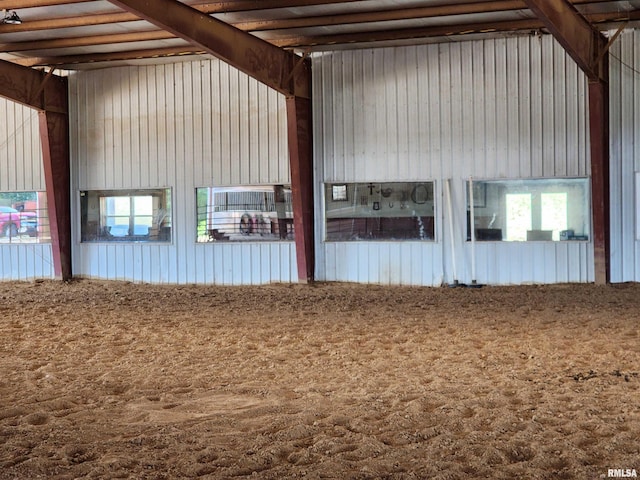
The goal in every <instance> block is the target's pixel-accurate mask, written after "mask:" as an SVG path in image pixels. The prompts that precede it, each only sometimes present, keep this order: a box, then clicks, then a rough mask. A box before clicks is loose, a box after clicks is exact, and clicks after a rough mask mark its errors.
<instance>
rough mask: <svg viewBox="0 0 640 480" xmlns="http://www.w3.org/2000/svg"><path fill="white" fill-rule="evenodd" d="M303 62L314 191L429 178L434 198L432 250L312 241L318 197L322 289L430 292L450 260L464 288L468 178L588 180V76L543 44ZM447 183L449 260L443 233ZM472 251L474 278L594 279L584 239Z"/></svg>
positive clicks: (524, 41)
mask: <svg viewBox="0 0 640 480" xmlns="http://www.w3.org/2000/svg"><path fill="white" fill-rule="evenodd" d="M313 62H314V68H313V81H314V129H315V130H314V135H315V137H314V138H315V142H316V146H315V150H314V151H315V158H316V168H317V175H316V178H317V184H316V188H317V191H322V184H323V183H325V182H334V181H335V182H366V181H412V180H435V181H436V198H438V199H439V200H440V201H439V202H438V204H437V206H436V209H437V213H436V219H437V228H436V237H437V241H436V242H433V243H423V242H398V243H394V242H357V243H356V242H354V243H346V242H345V243H340V242H324V241H323V235H324V229H323V227H322V224H323V222H324V207H323V204H322V201H321V199H320V200H319V201H317V202H316V206H317V211H318V213H319V215H318V224H319V225H318V226H317V228H316V233H317V244H316V247H317V251H318V252H319V253H318V259H317V268H316V274H317V277H318V278H319V279H321V280H341V281H359V282H370V283H383V284H418V285H439V284H441V283H442V282H443V281H451V280H453V278H452V272H451V260H452V255H455V256H456V259H457V270H458V279H459V280H462V281H470V280H471V278H470V277H471V252H470V245H468V243H467V242H465V241H464V238H465V229H466V226H465V222H466V219H465V218H464V212H465V211H466V192H465V182H466V180H467V179H468V178H469V177H470V176H472V177H474V178H479V179H483V178H486V179H492V178H535V177H542V176H545V177H552V176H584V175H588V173H589V159H588V137H587V131H586V128H587V127H586V125H587V123H586V120H585V117H586V102H587V98H586V79H585V77H584V75H583V74H582V73H581V72H580V71H579V69H578V68H577V66H576V65H575V63H574V62H573V61H572V60H571V59H570V58H569V57H568V56H567V55H566V54H565V52H564V51H563V49H562V48H561V47H560V46H559V45H558V44H557V43H556V42H555V41H554V40H553V38H552V37H551V36H542V37H518V38H508V39H493V40H484V41H474V42H459V43H450V44H440V45H425V46H411V47H398V48H386V49H371V50H354V51H349V52H344V51H338V52H328V53H319V54H316V55H314V56H313ZM318 144H320V145H318ZM446 179H452V183H451V185H452V203H453V210H454V212H456V216H455V222H456V223H455V226H454V231H455V243H456V247H455V251H454V252H452V251H451V248H450V239H449V238H448V231H447V228H444V227H445V226H446V223H445V221H446V217H445V214H446V212H445V210H444V208H443V206H444V199H443V197H442V192H443V188H442V184H443V182H444V181H445V180H446ZM476 254H477V265H476V266H477V269H476V271H477V275H476V276H477V280H478V281H480V282H482V283H490V284H520V283H530V282H535V283H553V282H563V281H580V282H585V281H590V280H592V279H593V272H592V270H593V269H592V264H593V250H592V246H591V244H590V243H587V244H585V243H578V242H576V243H574V242H566V243H560V242H554V243H544V244H533V243H507V242H504V243H479V244H477V245H476ZM510 258H511V259H512V258H527V259H532V260H531V261H530V262H525V263H524V264H521V263H518V264H517V265H515V264H512V263H513V262H509V261H508V259H510ZM533 259H535V260H533Z"/></svg>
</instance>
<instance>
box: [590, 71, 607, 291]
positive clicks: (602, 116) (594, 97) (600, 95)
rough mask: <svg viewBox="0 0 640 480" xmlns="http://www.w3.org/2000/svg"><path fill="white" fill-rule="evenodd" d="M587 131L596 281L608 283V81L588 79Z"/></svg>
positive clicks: (597, 282)
mask: <svg viewBox="0 0 640 480" xmlns="http://www.w3.org/2000/svg"><path fill="white" fill-rule="evenodd" d="M589 132H590V139H591V208H592V219H593V256H594V273H595V282H596V284H599V285H602V284H606V283H609V281H610V279H611V267H610V256H611V255H610V252H611V248H610V241H611V240H610V199H609V84H608V83H606V82H603V81H597V82H589Z"/></svg>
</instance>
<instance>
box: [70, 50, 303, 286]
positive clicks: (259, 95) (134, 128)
mask: <svg viewBox="0 0 640 480" xmlns="http://www.w3.org/2000/svg"><path fill="white" fill-rule="evenodd" d="M69 80H70V92H71V95H70V102H71V104H72V118H71V121H72V128H71V131H72V139H71V140H72V142H71V148H72V170H73V175H72V178H73V187H72V188H73V192H72V194H73V199H74V201H73V202H72V203H73V211H74V218H76V219H79V211H78V208H79V206H78V201H79V198H78V192H79V191H80V190H90V189H126V188H149V187H170V188H172V195H173V197H172V207H173V222H172V227H173V242H172V244H169V245H160V244H157V245H151V244H119V245H110V244H92V243H80V242H79V238H80V225H79V220H78V221H77V222H74V232H73V237H74V238H75V239H76V240H75V243H74V257H73V268H74V275H77V276H83V277H91V278H103V279H114V280H130V281H139V282H150V283H210V284H211V283H217V284H228V285H237V284H261V283H269V282H295V281H296V279H297V275H296V273H295V272H296V270H295V269H296V264H295V245H294V243H293V242H278V243H274V244H263V243H260V242H256V243H246V244H235V243H230V244H224V245H223V244H214V243H211V244H196V243H195V232H196V205H195V200H196V198H195V197H196V195H195V189H196V188H197V187H199V186H207V185H220V186H222V185H236V184H276V183H289V182H290V177H289V155H288V149H287V131H286V109H285V102H284V97H282V96H281V95H278V94H277V93H276V92H272V91H271V90H269V89H268V88H267V87H265V86H263V85H261V84H259V83H258V82H256V81H255V80H253V79H251V78H249V77H247V76H246V75H244V74H243V73H241V72H239V71H238V70H236V69H234V68H232V67H229V66H228V65H226V64H224V63H223V62H220V61H217V60H211V61H208V60H205V61H198V62H184V63H173V64H166V65H153V66H142V67H125V68H113V69H108V70H99V71H86V72H76V73H73V74H72V75H71V76H70V79H69Z"/></svg>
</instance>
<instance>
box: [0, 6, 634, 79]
mask: <svg viewBox="0 0 640 480" xmlns="http://www.w3.org/2000/svg"><path fill="white" fill-rule="evenodd" d="M182 3H186V4H188V5H191V6H192V7H194V8H197V9H199V10H201V11H202V12H205V13H208V14H210V15H212V16H214V17H216V18H217V19H219V20H222V21H224V22H226V23H229V24H231V25H234V26H235V27H237V28H239V29H241V30H243V31H247V32H249V33H251V34H253V35H255V36H258V37H260V38H262V39H264V40H267V41H268V42H270V43H273V44H274V45H277V46H279V47H282V48H286V49H292V50H295V51H298V52H306V51H313V50H336V49H344V48H361V47H369V46H389V45H398V44H404V45H406V44H416V43H433V42H448V41H456V40H466V39H470V38H474V39H475V38H478V37H481V36H497V35H511V34H514V32H515V33H520V34H521V33H523V32H533V33H537V32H539V31H544V28H543V25H542V23H541V22H540V21H539V20H538V19H537V18H536V16H535V15H534V14H533V12H531V11H530V10H529V9H528V8H526V6H525V2H524V0H496V1H487V0H453V1H451V0H450V1H444V0H350V1H344V0H343V1H337V0H228V1H223V2H206V1H201V0H189V1H184V2H182ZM571 3H573V4H574V6H575V7H576V9H577V10H578V11H579V12H580V13H582V14H583V15H584V16H585V18H587V19H588V20H589V21H590V22H591V23H592V24H594V25H595V26H596V27H597V28H599V29H601V30H607V29H611V28H618V26H619V25H633V24H634V23H635V22H637V21H640V0H627V1H617V0H614V1H611V0H573V1H572V2H571ZM1 6H2V8H4V9H7V10H8V11H15V12H16V13H17V14H18V15H19V16H20V18H21V19H22V24H19V25H13V24H0V58H1V59H4V60H9V61H13V62H16V63H20V64H22V65H27V66H34V67H37V66H58V67H63V68H67V69H81V68H98V67H104V66H108V65H119V64H129V63H136V62H140V61H147V62H148V61H152V62H158V61H159V60H158V59H162V60H161V61H163V62H164V61H167V59H168V58H183V56H184V55H197V54H199V53H201V52H200V50H199V49H198V48H197V47H194V46H191V45H190V44H189V43H188V42H186V41H184V40H182V39H178V38H175V37H174V36H173V35H172V34H170V33H168V32H165V31H162V30H159V29H158V27H156V26H155V25H153V24H151V23H149V22H147V21H143V20H140V19H138V18H137V17H135V15H133V14H131V13H128V12H125V11H124V10H121V9H120V8H119V7H117V6H115V5H113V4H112V3H110V2H109V1H104V0H98V1H87V0H75V1H70V0H5V1H3V2H2V3H1Z"/></svg>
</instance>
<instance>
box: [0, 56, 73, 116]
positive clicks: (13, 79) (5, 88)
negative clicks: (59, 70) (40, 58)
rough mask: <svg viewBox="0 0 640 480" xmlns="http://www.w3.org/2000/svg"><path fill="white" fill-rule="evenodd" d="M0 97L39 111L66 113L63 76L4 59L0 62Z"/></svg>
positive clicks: (65, 85) (65, 86)
mask: <svg viewBox="0 0 640 480" xmlns="http://www.w3.org/2000/svg"><path fill="white" fill-rule="evenodd" d="M0 96H1V97H5V98H8V99H9V100H12V101H14V102H17V103H21V104H22V105H26V106H27V107H31V108H34V109H36V110H39V111H50V112H56V113H67V82H66V79H65V78H64V77H59V76H57V75H51V73H49V74H45V73H43V72H41V71H38V70H33V69H31V68H27V67H24V66H21V65H16V64H15V63H12V62H6V61H4V60H0Z"/></svg>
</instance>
